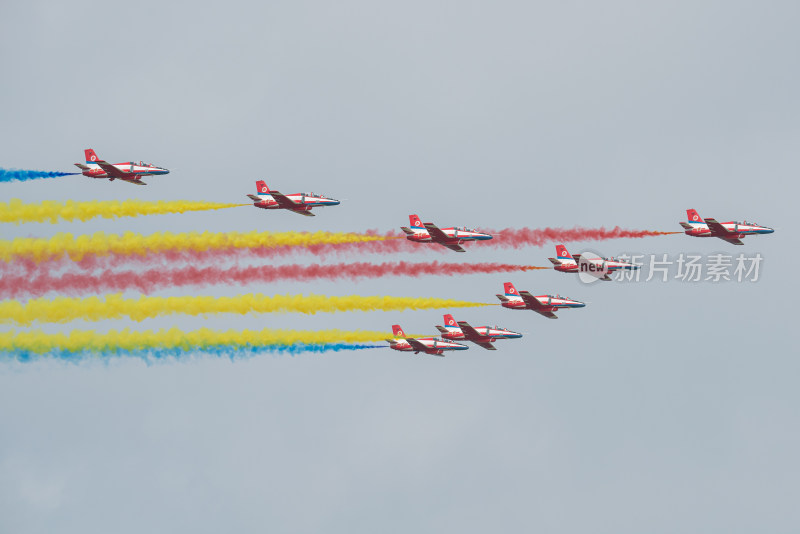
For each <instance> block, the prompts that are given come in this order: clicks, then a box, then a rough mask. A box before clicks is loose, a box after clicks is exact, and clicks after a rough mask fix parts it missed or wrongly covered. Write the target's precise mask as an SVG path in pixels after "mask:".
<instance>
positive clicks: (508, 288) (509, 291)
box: [503, 282, 522, 298]
mask: <svg viewBox="0 0 800 534" xmlns="http://www.w3.org/2000/svg"><path fill="white" fill-rule="evenodd" d="M503 289H504V290H505V294H506V296H507V297H519V298H522V297H520V296H519V291H517V288H515V287H514V284H512V283H511V282H506V283H504V284H503Z"/></svg>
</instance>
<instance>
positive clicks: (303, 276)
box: [0, 261, 547, 298]
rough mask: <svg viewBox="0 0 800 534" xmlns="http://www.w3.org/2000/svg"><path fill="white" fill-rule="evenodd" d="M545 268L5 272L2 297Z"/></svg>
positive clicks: (402, 265)
mask: <svg viewBox="0 0 800 534" xmlns="http://www.w3.org/2000/svg"><path fill="white" fill-rule="evenodd" d="M534 269H547V267H533V266H529V265H512V264H507V263H471V264H470V263H440V262H436V261H434V262H429V263H407V262H404V261H398V262H387V263H379V264H373V263H364V262H361V263H338V264H331V265H278V266H273V265H267V266H251V267H231V268H228V269H222V268H219V267H203V268H198V267H192V266H190V267H183V268H180V269H172V270H164V269H160V268H159V269H149V270H147V271H142V270H138V271H119V270H106V271H102V272H100V273H97V274H86V273H80V274H73V273H67V274H63V275H60V276H53V275H50V274H42V275H38V276H35V277H30V276H4V277H3V278H2V279H0V297H2V298H19V297H22V296H39V295H44V294H46V293H49V292H51V291H57V292H59V293H61V294H65V295H80V294H86V293H103V292H119V291H129V290H136V291H139V292H141V293H145V294H146V293H150V292H152V291H156V290H158V289H163V288H176V287H185V286H208V285H212V284H218V283H224V284H246V283H248V282H262V283H263V282H275V281H277V280H291V281H295V282H302V281H308V280H322V279H324V280H337V279H343V278H344V279H347V280H357V279H363V278H380V277H383V276H407V277H414V278H416V277H418V276H423V275H465V274H480V273H504V272H511V271H529V270H534Z"/></svg>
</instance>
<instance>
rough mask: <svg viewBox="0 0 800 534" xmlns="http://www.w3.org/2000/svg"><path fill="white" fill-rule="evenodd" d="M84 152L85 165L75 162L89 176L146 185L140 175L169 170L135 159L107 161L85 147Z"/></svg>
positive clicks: (155, 173)
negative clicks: (119, 161)
mask: <svg viewBox="0 0 800 534" xmlns="http://www.w3.org/2000/svg"><path fill="white" fill-rule="evenodd" d="M84 153H85V154H86V165H84V164H83V163H76V164H75V166H76V167H78V168H79V169H80V170H81V171H82V172H81V174H83V175H84V176H88V177H89V178H103V179H105V178H108V180H109V181H111V182H113V181H114V180H115V179H117V178H118V179H120V180H122V181H123V182H128V183H129V184H136V185H147V184H146V183H144V182H143V181H142V176H156V175H159V174H169V170H167V169H164V168H161V167H156V166H155V165H151V164H149V163H143V162H141V161H140V162H139V163H136V162H135V161H127V162H125V163H114V164H113V165H112V164H111V163H108V162H107V161H103V160H102V159H100V158H98V157H97V154H95V153H94V150H92V149H91V148H87V149H86V150H84Z"/></svg>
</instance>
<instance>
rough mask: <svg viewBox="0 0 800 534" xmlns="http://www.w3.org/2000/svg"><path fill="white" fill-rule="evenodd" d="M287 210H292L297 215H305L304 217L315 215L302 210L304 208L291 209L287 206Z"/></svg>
mask: <svg viewBox="0 0 800 534" xmlns="http://www.w3.org/2000/svg"><path fill="white" fill-rule="evenodd" d="M289 211H291V212H293V213H296V214H298V215H305V216H306V217H316V215H314V214H313V213H311V212H310V211H304V210H293V209H291V208H289Z"/></svg>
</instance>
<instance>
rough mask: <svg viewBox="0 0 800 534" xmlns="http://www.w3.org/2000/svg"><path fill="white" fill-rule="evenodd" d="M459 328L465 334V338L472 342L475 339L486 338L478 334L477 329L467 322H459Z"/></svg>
mask: <svg viewBox="0 0 800 534" xmlns="http://www.w3.org/2000/svg"><path fill="white" fill-rule="evenodd" d="M458 326H460V327H461V331H462V332H464V337H466V338H467V339H469V340H470V341H472V340H473V339H481V338H484V337H486V336H482V335H480V334H479V333H478V331H477V330H475V328H474V327H473V326H472V325H471V324H469V323H468V322H467V321H458Z"/></svg>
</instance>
